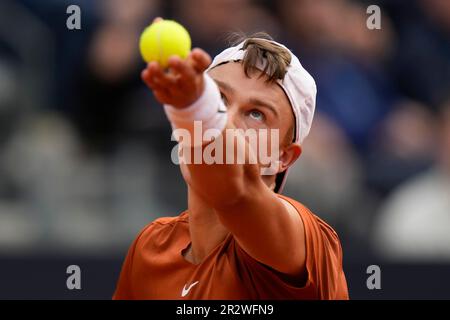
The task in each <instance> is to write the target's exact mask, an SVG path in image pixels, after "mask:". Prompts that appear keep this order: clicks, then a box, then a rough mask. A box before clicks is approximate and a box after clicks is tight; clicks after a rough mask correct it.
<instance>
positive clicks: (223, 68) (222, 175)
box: [113, 35, 348, 299]
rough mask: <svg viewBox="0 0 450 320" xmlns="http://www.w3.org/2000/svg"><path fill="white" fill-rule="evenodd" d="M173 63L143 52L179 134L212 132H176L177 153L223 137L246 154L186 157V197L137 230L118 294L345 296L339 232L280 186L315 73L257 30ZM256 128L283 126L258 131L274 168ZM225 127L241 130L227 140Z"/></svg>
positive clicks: (304, 122) (308, 109)
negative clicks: (261, 150) (272, 155)
mask: <svg viewBox="0 0 450 320" xmlns="http://www.w3.org/2000/svg"><path fill="white" fill-rule="evenodd" d="M169 65H170V72H166V71H165V70H162V69H161V67H160V66H159V65H158V64H157V63H155V62H152V63H150V64H148V66H147V67H146V69H145V70H144V71H143V72H142V79H143V81H144V82H145V83H146V84H147V85H148V87H149V88H150V89H151V90H152V91H153V93H154V95H155V97H156V98H157V99H158V100H159V102H160V103H161V104H163V105H164V109H165V112H166V114H167V118H168V120H169V121H170V122H171V125H172V128H173V129H174V135H175V133H176V132H183V133H189V134H192V136H195V134H196V132H195V130H198V128H197V129H196V128H195V127H196V126H195V125H194V124H195V123H197V124H200V130H202V132H209V135H208V136H209V137H208V138H205V139H200V140H199V139H185V138H183V139H179V148H180V150H181V151H180V157H185V156H186V155H187V154H189V153H190V152H189V151H192V154H193V153H195V152H196V151H198V150H200V151H205V150H206V148H208V147H209V148H211V147H212V146H213V144H216V145H215V147H216V151H215V152H216V155H217V154H219V153H220V152H219V151H224V153H230V152H232V153H233V152H234V153H237V152H240V151H241V152H243V154H245V160H246V161H244V163H242V162H241V163H239V162H237V161H236V163H228V162H226V163H225V162H224V161H217V163H206V161H202V162H201V163H193V161H180V167H181V172H182V175H183V177H184V180H185V181H186V184H187V187H188V208H187V210H186V211H184V212H182V213H181V214H180V215H179V216H176V217H166V218H159V219H157V220H155V221H153V222H152V223H150V224H149V225H147V226H146V227H145V228H144V229H143V230H142V231H141V232H140V234H139V235H138V236H137V238H136V239H135V241H134V242H133V244H132V245H131V248H130V249H129V252H128V255H127V257H126V259H125V262H124V264H123V267H122V271H121V274H120V278H119V280H118V283H117V288H116V291H115V293H114V297H113V298H114V299H348V291H347V284H346V280H345V275H344V272H343V268H342V249H341V245H340V242H339V239H338V236H337V234H336V232H335V231H334V230H333V229H332V228H331V227H330V226H329V225H327V224H326V223H325V222H324V221H322V220H321V219H320V218H318V217H317V216H315V215H314V214H313V213H311V211H310V210H308V209H307V208H306V207H305V206H304V205H302V204H301V203H299V202H297V201H295V200H293V199H290V198H288V197H285V196H283V195H281V194H280V192H281V190H282V187H283V183H284V181H285V179H286V177H287V170H288V168H289V167H290V166H291V165H292V164H293V163H294V162H295V161H296V160H297V159H298V157H299V156H300V154H301V152H302V143H303V141H304V139H305V138H306V136H307V135H308V132H309V130H310V127H311V123H312V119H313V114H314V109H315V98H316V85H315V82H314V80H313V78H312V77H311V76H310V75H309V73H308V72H307V71H306V70H305V69H304V68H303V67H302V65H301V64H300V62H299V60H298V59H297V57H296V56H294V55H293V54H292V52H291V51H290V50H288V49H287V48H286V47H285V46H283V45H281V44H279V43H277V42H275V41H273V40H272V39H271V38H270V37H269V36H267V35H258V36H255V37H250V38H245V39H242V41H240V42H239V43H238V44H237V45H236V46H233V47H230V48H228V49H226V50H225V51H223V52H222V53H220V54H219V55H217V56H216V57H215V59H214V60H213V61H212V62H211V58H210V56H209V55H208V54H207V53H206V52H204V51H203V50H201V49H194V50H192V51H191V53H190V55H189V57H188V58H187V59H185V60H182V59H180V58H178V57H171V58H170V61H169ZM197 127H198V126H197ZM237 129H240V130H237ZM251 129H253V130H256V131H262V129H266V130H269V129H270V130H277V132H278V133H279V139H278V140H279V141H274V139H271V138H267V139H264V138H261V139H259V143H260V142H261V141H265V142H266V143H269V144H272V146H273V145H274V144H275V143H276V146H277V151H278V158H277V159H276V160H277V161H275V162H273V163H275V165H276V166H275V171H273V172H272V174H267V171H266V173H265V174H262V171H264V170H262V169H263V168H264V167H267V164H262V163H260V161H259V157H258V155H257V151H256V149H257V148H255V147H254V146H251V145H250V146H249V144H250V139H248V137H247V136H245V132H246V130H251ZM228 130H234V132H238V134H237V135H235V137H234V138H235V140H236V139H237V140H239V141H240V142H241V143H235V144H234V145H233V147H232V148H227V146H228V145H229V144H230V143H231V142H230V138H229V137H228V136H227V135H226V134H225V132H226V131H228ZM194 140H195V141H194ZM237 140H236V141H237ZM220 148H222V149H220ZM330 156H331V155H330ZM251 159H257V161H248V160H251ZM273 163H272V164H273ZM299 183H301V181H300V182H299Z"/></svg>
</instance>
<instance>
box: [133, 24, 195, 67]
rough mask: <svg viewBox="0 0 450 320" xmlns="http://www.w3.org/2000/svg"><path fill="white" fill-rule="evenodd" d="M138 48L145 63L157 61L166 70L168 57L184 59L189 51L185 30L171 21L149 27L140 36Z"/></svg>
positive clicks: (189, 39) (189, 41)
mask: <svg viewBox="0 0 450 320" xmlns="http://www.w3.org/2000/svg"><path fill="white" fill-rule="evenodd" d="M139 48H140V51H141V55H142V58H143V59H144V60H145V61H146V62H151V61H157V62H158V63H159V64H160V65H161V67H163V68H167V66H168V60H169V57H170V56H173V55H177V56H179V57H180V58H183V59H184V58H186V57H187V56H188V54H189V52H190V51H191V37H190V36H189V33H188V32H187V30H186V29H185V28H184V27H183V26H182V25H181V24H179V23H178V22H175V21H173V20H160V21H157V22H154V23H152V24H151V25H149V26H148V27H147V28H145V30H144V31H143V32H142V34H141V38H140V41H139Z"/></svg>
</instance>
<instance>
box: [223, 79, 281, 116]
mask: <svg viewBox="0 0 450 320" xmlns="http://www.w3.org/2000/svg"><path fill="white" fill-rule="evenodd" d="M214 81H216V83H217V85H218V86H219V87H221V88H223V89H224V90H226V91H229V92H231V93H232V92H235V91H236V90H235V89H234V88H233V87H232V86H230V85H229V84H228V83H225V82H223V81H220V80H216V79H214ZM248 103H249V104H254V105H257V106H259V107H263V108H266V109H269V110H270V111H271V112H272V113H273V114H274V115H275V116H276V117H279V114H278V111H277V109H276V108H275V107H274V106H273V105H272V104H271V103H269V102H266V101H263V100H261V99H258V98H254V97H253V98H249V99H248Z"/></svg>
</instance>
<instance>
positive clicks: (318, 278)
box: [113, 195, 348, 300]
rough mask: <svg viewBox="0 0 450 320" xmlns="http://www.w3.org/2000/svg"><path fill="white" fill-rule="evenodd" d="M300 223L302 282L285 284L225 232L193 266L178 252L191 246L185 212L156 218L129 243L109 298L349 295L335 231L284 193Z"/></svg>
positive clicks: (268, 298) (281, 297) (316, 297)
mask: <svg viewBox="0 0 450 320" xmlns="http://www.w3.org/2000/svg"><path fill="white" fill-rule="evenodd" d="M279 197H281V198H283V199H285V200H287V201H289V202H290V203H291V204H292V205H293V206H294V207H295V208H296V209H297V211H298V213H299V214H300V216H301V218H302V220H303V224H304V226H305V237H306V269H307V281H306V284H305V285H302V286H301V287H298V286H296V285H295V284H293V283H291V282H288V281H287V280H286V279H285V277H283V276H282V275H280V274H279V273H278V272H276V271H275V270H273V269H271V268H270V267H268V266H266V265H264V264H262V263H260V262H258V261H256V260H255V259H253V258H252V257H251V256H249V255H248V254H247V253H246V252H245V251H244V250H243V249H242V248H240V247H239V245H238V244H237V242H236V241H235V240H234V238H233V236H232V235H231V234H229V235H228V236H227V237H226V238H225V240H224V241H222V243H220V244H219V245H218V246H216V248H215V249H214V250H213V251H212V252H211V253H210V254H209V255H208V256H207V257H206V258H205V259H204V260H203V262H202V263H200V264H198V265H194V264H192V263H190V262H188V261H186V260H185V258H184V257H183V256H182V251H183V250H184V249H186V248H187V247H188V246H189V244H190V235H189V226H188V220H189V215H188V213H187V212H186V211H185V212H183V213H182V214H181V215H179V216H178V217H170V218H160V219H157V220H155V221H154V222H152V223H151V224H149V225H148V226H147V227H145V228H144V230H143V231H142V232H141V233H140V234H139V236H138V237H137V238H136V240H135V241H134V242H133V244H132V246H131V248H130V250H129V251H128V255H127V257H126V259H125V262H124V264H123V267H122V271H121V274H120V278H119V281H118V284H117V288H116V292H115V293H114V297H113V299H217V300H222V299H223V300H226V299H252V300H253V299H267V300H270V299H283V300H284V299H286V300H290V299H348V291H347V282H346V280H345V275H344V272H343V269H342V249H341V245H340V242H339V239H338V236H337V234H336V232H335V231H334V230H333V229H332V228H331V227H330V226H328V225H327V224H326V223H325V222H324V221H322V220H321V219H320V218H318V217H317V216H315V215H314V214H312V213H311V212H310V211H309V210H308V209H307V208H306V207H304V206H303V205H302V204H300V203H299V202H296V201H294V200H292V199H290V198H288V197H285V196H281V195H279Z"/></svg>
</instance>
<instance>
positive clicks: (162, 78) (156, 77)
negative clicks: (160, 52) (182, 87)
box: [148, 62, 176, 87]
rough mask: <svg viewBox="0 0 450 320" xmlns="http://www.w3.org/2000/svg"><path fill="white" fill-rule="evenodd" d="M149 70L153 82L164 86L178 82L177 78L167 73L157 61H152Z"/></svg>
mask: <svg viewBox="0 0 450 320" xmlns="http://www.w3.org/2000/svg"><path fill="white" fill-rule="evenodd" d="M148 70H149V73H150V78H151V81H152V82H154V83H156V84H158V85H161V86H164V87H170V86H173V85H175V84H176V78H175V77H174V76H173V75H170V74H169V73H166V72H165V71H164V70H163V69H162V68H161V66H160V65H159V64H158V63H157V62H151V63H150V64H149V66H148Z"/></svg>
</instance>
